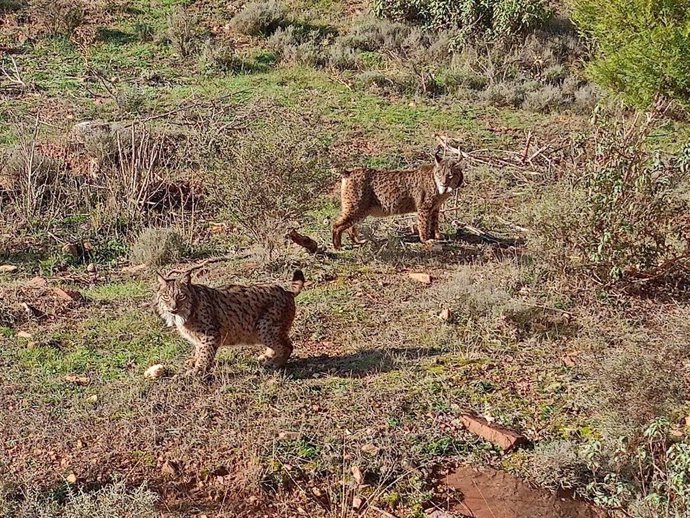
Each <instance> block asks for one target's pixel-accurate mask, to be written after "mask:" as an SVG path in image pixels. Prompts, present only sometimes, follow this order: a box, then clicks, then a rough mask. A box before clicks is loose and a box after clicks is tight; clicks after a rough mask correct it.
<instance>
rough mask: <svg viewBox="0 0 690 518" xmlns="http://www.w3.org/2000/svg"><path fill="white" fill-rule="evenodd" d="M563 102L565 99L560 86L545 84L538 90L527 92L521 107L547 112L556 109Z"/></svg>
mask: <svg viewBox="0 0 690 518" xmlns="http://www.w3.org/2000/svg"><path fill="white" fill-rule="evenodd" d="M564 104H565V99H564V98H563V92H562V91H561V89H560V87H558V86H554V85H546V86H544V87H542V88H540V89H539V90H536V91H534V92H529V93H527V94H526V95H525V100H524V102H523V103H522V107H523V108H524V109H525V110H528V111H532V112H540V113H548V112H552V111H558V109H559V108H560V107H561V106H563V105H564Z"/></svg>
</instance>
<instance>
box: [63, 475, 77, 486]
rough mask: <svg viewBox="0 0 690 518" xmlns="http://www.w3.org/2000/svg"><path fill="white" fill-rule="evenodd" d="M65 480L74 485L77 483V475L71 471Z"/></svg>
mask: <svg viewBox="0 0 690 518" xmlns="http://www.w3.org/2000/svg"><path fill="white" fill-rule="evenodd" d="M65 480H66V481H67V483H69V484H73V485H74V484H76V483H77V476H76V475H75V474H74V473H70V474H69V475H67V476H66V477H65Z"/></svg>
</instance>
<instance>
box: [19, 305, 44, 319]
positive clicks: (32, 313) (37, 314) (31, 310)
mask: <svg viewBox="0 0 690 518" xmlns="http://www.w3.org/2000/svg"><path fill="white" fill-rule="evenodd" d="M21 306H22V308H23V309H24V312H25V313H26V316H27V317H28V318H29V319H30V320H40V319H42V318H45V316H46V314H45V313H44V312H43V311H41V310H40V309H38V308H37V307H34V306H32V305H31V304H27V303H26V302H22V303H21Z"/></svg>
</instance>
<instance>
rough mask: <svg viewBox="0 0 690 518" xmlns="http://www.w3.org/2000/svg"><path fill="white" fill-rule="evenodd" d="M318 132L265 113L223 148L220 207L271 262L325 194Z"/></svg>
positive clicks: (285, 115)
mask: <svg viewBox="0 0 690 518" xmlns="http://www.w3.org/2000/svg"><path fill="white" fill-rule="evenodd" d="M316 128H317V126H316V125H315V124H314V121H313V120H309V121H308V122H307V121H303V120H301V119H299V118H297V117H295V116H294V115H292V114H290V113H289V112H284V111H277V110H276V109H275V108H274V107H269V108H267V114H266V116H265V118H264V120H263V124H262V125H261V126H255V127H254V128H252V129H251V131H248V132H247V133H245V134H244V135H241V136H239V137H237V138H236V139H233V141H232V142H228V143H227V146H228V147H227V148H226V149H225V153H227V154H228V155H229V157H228V160H229V161H230V165H229V167H225V166H223V170H222V171H220V172H219V173H218V178H217V181H216V183H217V185H218V192H217V193H216V195H217V200H218V203H219V204H220V205H221V206H222V207H223V208H224V210H225V212H226V213H227V214H228V216H229V218H230V219H231V220H232V221H233V223H235V224H236V225H237V226H238V227H239V229H240V230H241V231H242V232H243V233H244V234H245V235H246V236H247V237H249V238H251V239H253V240H254V241H256V242H257V243H259V244H260V245H262V246H263V247H264V249H265V251H266V253H267V255H268V256H269V258H270V257H271V256H272V253H273V252H274V251H275V249H276V248H277V247H278V246H279V244H280V243H282V242H283V238H284V235H285V233H286V231H287V229H288V226H290V225H293V224H299V223H300V222H301V220H302V218H303V217H304V216H305V214H306V213H307V211H308V210H309V209H310V208H311V206H312V203H311V202H312V201H313V200H314V198H315V196H316V195H317V194H318V193H319V192H320V191H321V190H322V189H323V188H324V179H325V171H324V167H323V162H322V160H323V155H324V152H325V149H326V146H325V144H324V143H323V136H322V135H319V134H318V133H317V132H316Z"/></svg>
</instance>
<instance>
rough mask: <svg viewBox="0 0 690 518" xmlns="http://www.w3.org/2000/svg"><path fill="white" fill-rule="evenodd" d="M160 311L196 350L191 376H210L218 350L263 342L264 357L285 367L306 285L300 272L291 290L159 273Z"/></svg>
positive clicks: (270, 362)
mask: <svg viewBox="0 0 690 518" xmlns="http://www.w3.org/2000/svg"><path fill="white" fill-rule="evenodd" d="M158 284H159V288H158V293H157V295H156V307H157V309H158V312H159V313H160V315H161V317H163V319H164V320H165V322H166V324H167V325H168V327H172V326H175V327H177V330H178V332H179V333H180V335H182V337H183V338H184V339H185V340H187V341H188V342H189V343H191V344H192V345H193V346H194V357H193V358H192V361H193V368H192V370H191V371H190V373H191V374H205V373H207V372H208V371H209V370H210V369H211V366H212V364H213V358H214V357H215V355H216V351H217V350H218V347H220V346H223V345H237V344H248V345H249V344H259V343H260V344H263V345H265V346H266V352H265V353H264V354H262V355H261V356H260V357H259V359H261V360H266V361H267V362H268V363H269V364H270V365H272V366H274V367H282V366H284V365H285V363H286V362H287V360H288V358H289V357H290V354H292V343H291V342H290V338H289V336H288V333H289V332H290V327H291V326H292V322H293V320H294V319H295V296H296V295H297V294H298V293H299V292H300V291H301V290H302V286H304V275H303V274H302V272H301V271H300V270H297V271H295V273H294V275H293V277H292V289H291V290H290V291H288V290H285V289H283V288H282V287H280V286H278V285H276V284H265V285H253V286H239V285H230V286H225V287H223V288H210V287H208V286H204V285H202V284H192V281H191V273H190V272H187V273H186V274H184V275H182V276H181V277H180V278H179V279H166V278H165V277H163V276H161V275H160V274H159V275H158Z"/></svg>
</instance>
